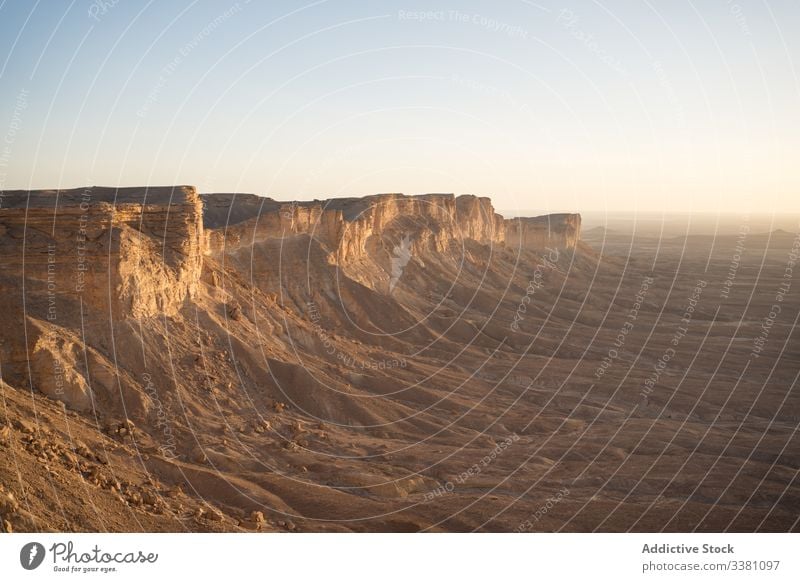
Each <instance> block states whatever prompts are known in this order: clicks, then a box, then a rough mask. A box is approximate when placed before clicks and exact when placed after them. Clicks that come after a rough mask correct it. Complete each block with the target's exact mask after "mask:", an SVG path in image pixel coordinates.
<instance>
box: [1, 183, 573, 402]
mask: <svg viewBox="0 0 800 582" xmlns="http://www.w3.org/2000/svg"><path fill="white" fill-rule="evenodd" d="M0 196H1V198H2V199H1V200H0V202H1V203H2V204H1V205H0V246H1V247H2V256H3V261H2V263H0V291H2V293H3V295H4V297H6V298H7V300H6V303H5V307H6V312H5V322H6V324H7V331H6V333H5V334H4V337H3V341H2V344H0V352H1V353H2V357H3V363H4V370H3V372H4V376H5V377H7V378H11V379H12V380H15V381H17V382H18V383H20V384H22V385H30V386H32V387H34V388H36V389H38V390H40V391H41V392H44V393H45V394H47V395H48V396H51V397H53V398H57V399H59V400H62V401H64V402H66V403H67V404H68V405H69V406H72V407H74V408H79V409H89V408H90V407H92V406H96V405H98V404H102V402H103V396H104V395H105V397H106V400H107V402H110V403H112V404H113V403H116V404H114V406H122V404H123V401H122V400H120V398H122V399H123V400H124V398H125V397H126V395H127V396H130V395H134V396H135V398H134V400H133V401H131V402H126V403H125V407H131V409H139V410H142V411H144V410H146V409H147V406H148V404H147V403H148V402H149V400H151V399H150V398H149V397H147V396H146V395H144V392H143V390H144V386H143V382H142V381H141V377H142V375H143V374H145V373H149V372H147V362H146V361H145V360H146V357H145V355H144V353H142V355H140V356H136V357H133V356H131V355H130V354H125V356H124V357H119V356H118V353H115V350H117V351H118V350H119V349H120V346H126V348H125V349H128V348H129V347H130V345H135V343H136V342H139V343H142V344H146V343H147V342H150V341H155V342H156V344H154V345H153V346H152V348H150V349H153V350H155V351H158V350H160V349H163V346H161V343H163V342H168V341H169V338H168V337H167V335H168V334H169V333H170V332H169V330H168V329H162V327H163V325H162V324H159V323H158V321H159V320H163V322H167V321H168V320H170V318H178V319H180V318H181V317H185V314H186V313H187V310H189V312H191V310H195V311H197V310H199V309H200V307H199V306H200V305H201V304H203V302H204V301H206V302H208V303H207V304H205V307H203V309H205V310H206V312H208V313H209V314H216V313H217V312H221V313H227V312H230V313H232V314H234V315H235V316H236V319H237V320H243V321H246V318H243V316H242V309H241V307H239V306H238V304H236V302H235V301H234V299H233V297H232V296H231V295H230V293H229V291H228V290H225V289H217V288H216V285H215V283H214V282H215V281H217V280H218V279H219V277H220V276H221V273H223V272H224V269H225V268H229V269H232V270H233V271H234V272H237V273H242V274H246V275H247V276H249V280H250V283H249V284H250V285H252V286H253V287H254V288H258V289H260V291H261V292H262V293H264V294H265V295H264V296H265V297H272V296H274V295H276V294H280V293H281V292H287V293H288V294H289V296H292V297H294V305H295V309H302V308H303V306H304V305H306V304H307V302H308V301H310V300H311V301H314V302H316V304H317V308H319V309H323V310H324V309H327V313H329V314H330V313H333V312H334V311H335V310H336V309H339V310H340V308H339V307H337V305H338V303H337V301H338V302H339V303H341V302H342V301H345V303H348V302H349V303H348V305H350V307H349V309H352V310H355V311H358V310H359V309H361V308H362V307H363V306H364V305H369V306H370V307H369V309H373V310H374V312H375V313H381V312H382V311H383V310H386V309H390V308H391V306H392V305H393V303H392V301H394V300H393V299H391V298H390V297H389V296H391V294H392V293H393V291H394V289H395V287H396V286H397V284H398V281H399V280H400V277H401V275H402V276H404V277H405V279H404V282H405V283H404V285H405V288H406V289H410V288H412V287H413V286H414V285H415V284H416V285H417V286H419V287H421V286H423V285H424V281H425V278H426V277H427V276H429V272H428V271H426V269H429V268H431V266H432V265H436V266H437V267H436V268H439V269H440V270H441V269H444V271H441V272H442V273H444V272H448V273H452V274H453V275H452V276H457V275H456V274H457V273H458V272H459V271H460V269H461V266H460V265H461V264H462V263H463V261H464V260H465V257H467V256H470V253H471V252H473V251H475V250H476V249H478V248H485V249H491V247H493V246H503V245H505V246H506V247H507V248H509V249H515V248H517V247H520V248H523V249H525V250H536V249H540V250H541V249H544V248H545V247H547V246H551V247H553V246H557V247H561V248H574V247H575V245H576V243H577V240H578V238H579V236H580V217H579V216H578V215H551V216H549V217H539V218H523V219H509V220H505V219H503V217H502V216H500V215H499V214H497V213H496V212H495V210H494V207H493V206H492V203H491V200H490V199H489V198H485V197H477V196H471V195H464V196H458V197H456V196H454V195H453V194H425V195H421V196H405V195H403V194H378V195H374V196H367V197H363V198H342V199H330V200H324V201H322V200H314V201H308V202H278V201H275V200H272V199H270V198H264V197H259V196H255V195H248V194H209V195H203V196H202V197H201V196H200V195H198V193H197V191H196V190H195V188H194V187H191V186H174V187H158V188H150V187H142V188H102V187H87V188H79V189H73V190H38V191H5V192H0ZM476 245H477V246H476ZM256 247H258V248H256ZM478 252H479V255H480V254H481V253H482V252H483V251H478ZM481 256H482V255H481ZM220 259H223V260H220ZM219 264H221V265H223V266H222V267H219V266H218V265H219ZM225 265H227V267H225ZM279 271H280V273H279ZM426 273H428V274H426ZM448 276H450V275H448ZM309 281H311V289H309ZM414 282H416V283H414ZM402 287H403V285H400V288H402ZM365 288H367V289H370V290H371V291H372V292H373V294H372V295H370V296H368V297H367V296H364V295H359V293H361V292H362V291H361V290H362V289H365ZM335 297H339V299H336V300H334V298H335ZM342 297H345V298H352V300H351V299H345V300H342V299H341V298H342ZM356 297H358V298H357V299H356ZM243 301H244V300H243ZM220 302H221V303H222V304H223V305H224V306H223V307H219V306H218V305H217V304H218V303H220ZM228 302H233V304H232V305H228ZM327 302H330V305H328V304H327ZM365 302H366V303H365ZM326 305H327V307H326ZM340 315H341V317H340V323H343V324H344V323H346V322H347V321H348V320H349V318H350V317H351V315H352V314H347V313H344V314H340ZM362 316H363V315H358V317H362ZM213 317H216V315H213ZM404 318H406V316H405V315H397V316H396V317H395V319H394V321H396V322H401V321H404ZM223 319H227V317H226V316H225V317H223ZM143 322H144V323H143ZM259 325H260V326H261V328H263V329H270V330H275V329H280V328H281V324H279V323H267V322H266V321H265V320H262V321H261V322H260V323H259ZM379 325H381V324H380V323H378V322H375V323H374V326H375V327H376V328H377V327H378V326H379ZM398 325H399V324H398ZM159 326H162V327H159ZM421 337H422V336H421ZM153 338H155V339H153ZM131 351H132V352H134V353H137V350H131ZM256 365H257V364H254V366H256ZM165 369H166V371H167V372H170V373H172V371H171V370H170V367H169V366H165Z"/></svg>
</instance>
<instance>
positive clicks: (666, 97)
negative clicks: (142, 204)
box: [0, 0, 800, 213]
mask: <svg viewBox="0 0 800 582" xmlns="http://www.w3.org/2000/svg"><path fill="white" fill-rule="evenodd" d="M798 29H800V3H798V2H796V0H775V1H767V0H736V1H733V0H708V1H699V0H693V1H687V0H674V1H670V2H666V1H662V2H657V1H655V0H606V1H603V2H600V1H592V0H559V1H558V2H549V1H545V0H540V1H539V0H537V2H532V1H527V0H507V1H504V2H490V1H481V2H476V1H465V0H461V1H457V2H456V1H445V0H443V1H438V0H433V1H427V2H421V1H416V2H411V1H408V2H407V1H392V2H388V1H373V2H357V1H350V0H327V1H325V0H319V1H315V2H309V3H306V2H304V1H293V2H288V1H270V2H256V1H253V2H248V1H246V0H240V1H238V2H233V3H229V2H227V1H223V2H220V1H217V2H208V1H200V0H198V1H189V0H180V1H170V2H154V1H152V2H145V1H134V0H93V1H84V0H80V1H79V0H74V1H72V2H68V1H64V2H41V1H32V0H7V1H3V0H0V189H38V188H71V187H80V186H86V185H108V186H116V185H120V186H132V185H169V184H193V185H196V186H197V187H198V188H199V189H200V190H201V191H203V192H253V193H257V194H261V195H266V196H271V197H273V198H276V199H279V200H293V199H298V200H300V199H314V198H329V197H340V196H361V195H367V194H373V193H379V192H404V193H406V194H419V193H424V192H454V193H457V194H462V193H471V194H479V195H486V196H491V197H492V199H493V201H494V205H495V207H496V208H500V209H508V210H512V211H513V210H514V209H530V208H535V209H538V210H542V211H552V212H573V211H578V212H580V211H609V212H614V211H626V212H668V211H679V212H726V213H727V212H730V213H743V212H767V213H796V212H800V172H798V160H800V80H799V79H800V71H798V67H800V38H798V35H797V30H798Z"/></svg>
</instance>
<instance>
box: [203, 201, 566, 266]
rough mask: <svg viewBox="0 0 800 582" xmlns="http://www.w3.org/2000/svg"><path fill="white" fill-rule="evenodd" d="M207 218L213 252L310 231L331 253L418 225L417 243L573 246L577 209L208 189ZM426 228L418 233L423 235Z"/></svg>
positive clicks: (437, 246)
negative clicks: (526, 212) (506, 210)
mask: <svg viewBox="0 0 800 582" xmlns="http://www.w3.org/2000/svg"><path fill="white" fill-rule="evenodd" d="M203 200H204V203H205V206H206V209H205V214H204V220H205V224H206V226H207V227H209V228H211V229H213V231H212V232H210V233H209V237H210V249H211V250H212V252H215V253H219V252H223V251H231V250H235V249H236V248H237V247H239V246H241V245H249V244H252V243H253V242H257V241H261V240H266V239H269V238H284V237H287V236H291V235H297V234H308V235H310V236H312V237H313V238H315V239H316V240H318V241H320V242H322V243H323V244H325V245H326V246H327V247H328V249H329V250H330V251H331V252H332V253H333V255H334V257H333V260H334V261H336V262H337V263H340V264H347V263H348V262H351V261H353V260H357V259H360V258H363V256H364V254H365V252H366V250H367V248H368V244H367V241H368V240H369V239H370V237H372V236H374V235H378V236H382V235H384V234H386V233H387V232H390V231H391V230H392V229H394V230H406V231H415V232H416V233H417V236H416V238H415V243H414V244H415V245H423V246H424V247H425V248H427V249H430V250H435V251H444V250H445V249H446V248H448V246H449V245H450V244H452V243H454V242H455V243H456V244H458V243H460V242H463V241H465V240H472V241H476V242H479V243H481V244H500V243H507V245H508V246H509V247H511V248H514V247H517V246H521V247H522V248H524V249H529V250H536V249H539V250H541V249H544V248H545V247H547V246H550V247H558V248H574V247H575V245H576V244H577V242H578V240H579V239H580V215H578V214H551V215H547V216H539V217H535V218H519V219H507V220H506V219H503V217H502V216H501V215H499V214H497V213H496V212H495V210H494V207H493V206H492V202H491V200H490V199H489V198H485V197H477V196H472V195H463V196H458V197H456V196H454V195H453V194H424V195H421V196H405V195H403V194H378V195H375V196H367V197H364V198H343V199H332V200H327V201H318V200H315V201H312V202H292V203H281V202H277V201H275V200H272V199H271V198H261V197H258V196H255V195H253V194H209V195H204V196H203ZM420 234H421V235H420Z"/></svg>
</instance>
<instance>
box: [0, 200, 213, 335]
mask: <svg viewBox="0 0 800 582" xmlns="http://www.w3.org/2000/svg"><path fill="white" fill-rule="evenodd" d="M201 212H202V206H201V203H200V199H199V197H198V195H197V192H196V191H195V189H194V188H193V187H191V186H176V187H168V188H119V189H116V188H98V187H92V188H80V189H75V190H38V191H30V192H28V191H6V192H2V206H1V207H0V246H1V247H2V253H3V257H4V261H3V264H2V267H1V268H2V272H0V277H7V278H9V279H11V280H13V281H16V283H14V284H12V286H13V287H16V288H17V289H19V287H20V286H19V284H18V282H19V279H20V277H22V278H24V279H25V280H26V282H27V284H29V285H32V286H33V288H34V289H39V288H41V287H44V289H45V295H46V296H48V297H50V298H52V299H48V304H47V308H48V309H46V310H45V312H44V313H42V314H41V315H43V316H44V317H45V318H48V317H49V319H50V320H51V321H52V320H54V319H55V318H57V317H58V314H57V304H58V303H59V302H64V301H68V302H78V303H83V304H84V305H86V306H87V308H90V309H102V310H105V311H109V310H110V312H111V314H112V315H113V316H114V317H116V318H125V317H151V316H155V315H159V314H170V313H174V312H175V311H176V310H177V309H178V308H179V307H180V305H181V304H182V303H183V301H184V300H185V299H186V298H188V297H191V296H192V295H193V294H194V292H195V290H196V287H197V283H198V281H199V279H200V271H201V269H202V251H203V225H202V217H201ZM33 307H35V306H33ZM50 307H53V310H50V309H49V308H50ZM26 313H29V312H26Z"/></svg>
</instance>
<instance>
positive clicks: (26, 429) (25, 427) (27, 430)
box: [14, 418, 35, 434]
mask: <svg viewBox="0 0 800 582" xmlns="http://www.w3.org/2000/svg"><path fill="white" fill-rule="evenodd" d="M14 428H16V429H17V430H18V431H19V432H21V433H23V434H33V433H34V432H35V431H34V429H33V426H31V425H30V424H29V423H27V422H26V421H24V420H22V419H21V418H17V419H15V420H14Z"/></svg>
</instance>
